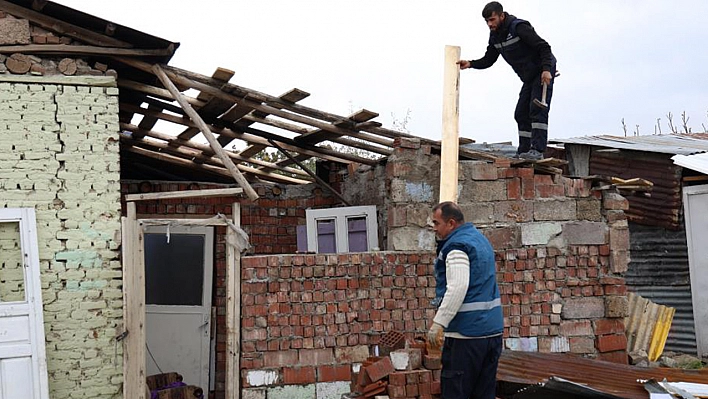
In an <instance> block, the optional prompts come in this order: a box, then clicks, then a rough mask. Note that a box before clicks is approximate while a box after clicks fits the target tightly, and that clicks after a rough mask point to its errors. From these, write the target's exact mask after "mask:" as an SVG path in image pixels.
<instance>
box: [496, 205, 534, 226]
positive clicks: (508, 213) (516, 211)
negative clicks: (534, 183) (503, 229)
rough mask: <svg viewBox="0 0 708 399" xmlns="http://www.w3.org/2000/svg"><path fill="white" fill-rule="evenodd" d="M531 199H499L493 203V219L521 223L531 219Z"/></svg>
mask: <svg viewBox="0 0 708 399" xmlns="http://www.w3.org/2000/svg"><path fill="white" fill-rule="evenodd" d="M533 204H534V203H533V201H499V202H495V203H494V221H496V222H507V223H522V222H530V221H532V220H533Z"/></svg>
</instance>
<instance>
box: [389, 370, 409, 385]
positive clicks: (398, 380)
mask: <svg viewBox="0 0 708 399" xmlns="http://www.w3.org/2000/svg"><path fill="white" fill-rule="evenodd" d="M388 383H389V384H391V385H396V386H399V387H400V386H404V385H406V374H405V373H402V372H399V371H396V372H393V373H391V374H389V375H388Z"/></svg>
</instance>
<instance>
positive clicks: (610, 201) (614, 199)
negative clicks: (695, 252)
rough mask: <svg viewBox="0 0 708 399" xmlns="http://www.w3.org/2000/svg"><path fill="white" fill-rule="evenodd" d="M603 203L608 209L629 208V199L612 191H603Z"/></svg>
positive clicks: (622, 209)
mask: <svg viewBox="0 0 708 399" xmlns="http://www.w3.org/2000/svg"><path fill="white" fill-rule="evenodd" d="M602 204H603V206H604V207H605V209H606V210H621V211H626V210H627V209H629V201H627V199H626V198H624V197H623V196H621V195H619V194H618V193H613V192H610V191H603V192H602Z"/></svg>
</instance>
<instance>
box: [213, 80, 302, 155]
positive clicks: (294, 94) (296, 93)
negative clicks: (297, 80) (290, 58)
mask: <svg viewBox="0 0 708 399" xmlns="http://www.w3.org/2000/svg"><path fill="white" fill-rule="evenodd" d="M309 96H310V93H308V92H306V91H303V90H300V89H298V88H294V89H292V90H290V91H288V92H286V93H283V94H281V95H280V96H278V98H280V99H281V100H283V101H287V102H288V103H293V104H294V103H296V102H298V101H300V100H304V99H305V98H307V97H309ZM276 108H278V107H277V106H276ZM243 116H244V117H245V116H246V114H244V115H243ZM267 116H268V114H266V113H264V112H254V113H253V118H254V119H255V118H260V119H266V117H267ZM253 122H255V121H253ZM219 139H221V137H219ZM219 142H220V143H222V144H223V145H225V144H224V143H223V142H222V141H219ZM264 148H265V147H264V146H249V147H247V148H245V149H244V150H243V151H241V155H243V156H247V157H252V156H254V155H256V154H258V153H259V152H261V151H262V150H263V149H264Z"/></svg>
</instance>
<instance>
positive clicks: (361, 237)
mask: <svg viewBox="0 0 708 399" xmlns="http://www.w3.org/2000/svg"><path fill="white" fill-rule="evenodd" d="M347 233H348V234H349V252H366V251H368V250H369V245H368V241H367V240H368V238H367V236H366V217H365V216H359V217H353V218H348V219H347Z"/></svg>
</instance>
